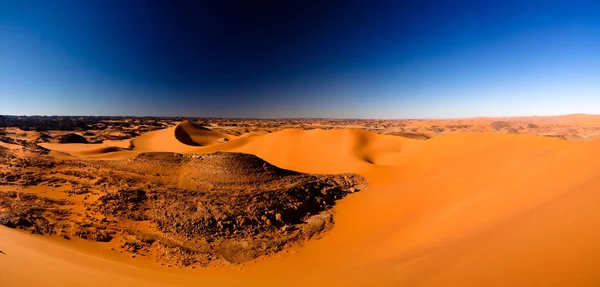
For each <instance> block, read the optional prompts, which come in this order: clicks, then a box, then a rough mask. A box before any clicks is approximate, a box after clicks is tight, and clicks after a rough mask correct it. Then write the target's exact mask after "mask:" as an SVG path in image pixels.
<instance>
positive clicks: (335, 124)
mask: <svg viewBox="0 0 600 287" xmlns="http://www.w3.org/2000/svg"><path fill="white" fill-rule="evenodd" d="M599 137H600V116H596V115H586V114H574V115H565V116H548V117H537V116H536V117H507V118H470V119H447V120H441V119H432V120H338V119H273V120H265V119H211V118H126V117H18V116H2V117H0V167H1V169H0V285H1V286H202V285H211V286H600V272H598V270H600V245H599V244H598V242H599V240H600V213H599V211H598V210H599V209H598V202H600V192H599V191H600V138H599Z"/></svg>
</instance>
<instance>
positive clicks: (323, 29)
mask: <svg viewBox="0 0 600 287" xmlns="http://www.w3.org/2000/svg"><path fill="white" fill-rule="evenodd" d="M144 3H145V4H144ZM598 15H600V3H598V2H595V1H527V3H521V2H520V1H490V2H486V3H481V2H478V1H464V2H460V3H452V2H448V1H401V2H393V1H374V2H372V1H369V2H367V1H354V2H351V3H348V2H347V1H339V2H338V1H333V2H327V3H318V2H311V3H307V2H285V3H281V2H277V1H273V2H270V3H269V2H261V3H260V4H258V3H246V2H243V1H231V2H230V1H225V2H218V1H215V2H210V1H209V2H202V3H196V4H187V5H180V6H176V5H173V4H169V3H161V2H156V3H146V2H137V1H133V2H128V3H121V2H119V1H103V2H101V3H80V2H77V1H57V2H54V3H52V4H48V3H45V2H43V1H28V2H27V3H25V2H23V1H2V2H1V3H0V39H1V40H0V114H21V115H27V114H28V115H33V114H38V115H44V114H45V115H53V114H57V115H58V114H60V115H105V116H144V115H148V116H158V117H160V116H182V117H221V118H229V117H231V118H355V119H361V118H370V119H406V118H419V119H445V118H469V117H508V116H532V115H541V116H544V115H563V114H573V113H588V114H600V84H598V80H597V79H600V54H599V53H598V52H597V51H600V17H598Z"/></svg>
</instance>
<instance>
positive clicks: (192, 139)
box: [175, 121, 235, 146]
mask: <svg viewBox="0 0 600 287" xmlns="http://www.w3.org/2000/svg"><path fill="white" fill-rule="evenodd" d="M175 138H176V139H177V140H179V141H180V142H182V143H184V144H186V145H192V146H206V145H211V144H216V143H221V142H225V141H229V140H231V139H234V138H235V137H234V136H232V135H228V134H225V133H221V132H215V131H212V130H210V129H207V128H205V127H202V126H200V125H197V124H194V123H192V122H190V121H183V122H181V123H179V124H178V125H177V126H176V127H175Z"/></svg>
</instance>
